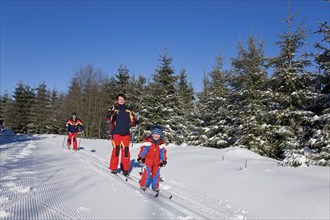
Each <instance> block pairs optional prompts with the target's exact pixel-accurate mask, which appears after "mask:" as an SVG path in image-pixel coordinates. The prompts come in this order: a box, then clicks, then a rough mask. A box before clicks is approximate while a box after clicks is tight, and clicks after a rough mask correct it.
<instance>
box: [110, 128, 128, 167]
mask: <svg viewBox="0 0 330 220" xmlns="http://www.w3.org/2000/svg"><path fill="white" fill-rule="evenodd" d="M129 142H130V135H118V134H114V135H113V140H112V145H113V149H112V153H111V158H110V167H109V169H110V170H113V171H116V170H117V168H118V162H119V155H120V153H121V161H120V163H121V165H122V167H121V168H122V169H123V171H129V168H130V167H129V166H130V158H131V154H130V152H129Z"/></svg>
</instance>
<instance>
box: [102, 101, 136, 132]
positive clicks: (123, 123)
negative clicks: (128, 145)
mask: <svg viewBox="0 0 330 220" xmlns="http://www.w3.org/2000/svg"><path fill="white" fill-rule="evenodd" d="M106 120H107V121H110V123H111V124H110V134H111V135H113V134H119V135H129V134H130V130H129V128H130V126H135V118H134V114H133V112H132V111H131V110H129V109H128V108H127V107H126V105H125V104H123V105H119V104H118V103H117V104H116V105H115V108H114V111H109V112H108V114H107V117H106Z"/></svg>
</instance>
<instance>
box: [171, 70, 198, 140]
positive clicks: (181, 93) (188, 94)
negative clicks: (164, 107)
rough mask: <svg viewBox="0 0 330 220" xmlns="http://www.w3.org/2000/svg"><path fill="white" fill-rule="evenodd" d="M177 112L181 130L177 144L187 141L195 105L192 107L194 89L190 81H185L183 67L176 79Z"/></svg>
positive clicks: (185, 76)
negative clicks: (180, 119)
mask: <svg viewBox="0 0 330 220" xmlns="http://www.w3.org/2000/svg"><path fill="white" fill-rule="evenodd" d="M176 87H177V95H178V104H177V110H176V112H177V114H178V117H180V118H182V121H181V124H180V125H179V130H180V131H181V134H180V135H181V137H179V138H180V139H181V141H178V144H182V143H187V142H188V138H189V136H190V131H191V129H192V128H193V122H192V120H191V119H192V118H193V117H194V115H195V114H194V113H195V107H194V100H195V97H194V89H193V87H192V85H191V83H188V81H187V74H186V70H185V69H181V70H180V73H179V76H178V80H177V84H176Z"/></svg>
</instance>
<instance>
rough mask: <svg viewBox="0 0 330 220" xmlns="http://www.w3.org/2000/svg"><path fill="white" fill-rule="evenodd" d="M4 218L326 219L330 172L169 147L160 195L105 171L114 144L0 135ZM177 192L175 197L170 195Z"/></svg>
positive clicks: (248, 155) (243, 153)
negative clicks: (73, 144)
mask: <svg viewBox="0 0 330 220" xmlns="http://www.w3.org/2000/svg"><path fill="white" fill-rule="evenodd" d="M0 138H1V145H0V152H1V157H0V159H1V161H0V166H1V175H0V186H1V187H0V219H329V218H330V214H329V213H330V210H329V209H330V208H329V207H330V204H329V196H330V194H329V193H330V191H329V188H330V183H329V175H330V168H329V167H299V168H288V167H281V166H278V161H276V160H272V159H269V158H265V157H261V156H259V155H257V154H255V153H252V152H251V151H248V150H246V149H240V148H233V147H232V148H226V149H220V150H219V149H212V148H204V147H192V146H174V145H169V146H168V147H167V151H168V164H167V166H166V167H164V168H162V170H161V176H162V179H163V181H162V182H161V183H160V184H161V193H160V196H159V197H157V198H155V197H153V195H152V194H151V193H145V192H143V191H141V190H140V189H139V184H138V183H137V181H138V179H139V171H140V166H139V164H138V163H137V162H136V161H135V159H136V157H137V154H138V150H139V146H140V145H139V144H134V146H133V148H131V166H132V172H131V176H132V179H129V180H128V181H127V182H125V180H124V178H122V177H120V176H114V175H112V174H110V173H109V171H108V170H107V167H108V162H109V161H108V160H109V157H110V152H111V146H110V143H109V142H107V141H105V140H89V139H80V141H81V142H80V150H79V151H77V152H74V151H72V150H71V151H69V150H67V149H65V148H62V146H63V144H64V138H65V137H64V136H63V135H32V136H28V135H16V136H15V135H2V136H0ZM171 195H172V199H169V197H170V196H171Z"/></svg>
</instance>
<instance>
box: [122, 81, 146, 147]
mask: <svg viewBox="0 0 330 220" xmlns="http://www.w3.org/2000/svg"><path fill="white" fill-rule="evenodd" d="M128 85H129V87H128V90H127V93H126V94H127V96H126V97H127V105H128V106H129V108H130V109H131V110H132V111H133V113H134V116H135V119H136V122H137V126H136V127H132V128H131V133H132V137H133V135H134V141H136V142H140V141H142V140H143V139H144V137H141V127H140V125H139V124H140V121H143V118H142V117H140V111H141V110H142V97H143V96H144V92H145V87H146V78H145V77H143V76H142V75H139V77H138V79H137V80H136V79H135V76H134V75H132V76H131V77H130V79H129V84H128Z"/></svg>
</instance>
